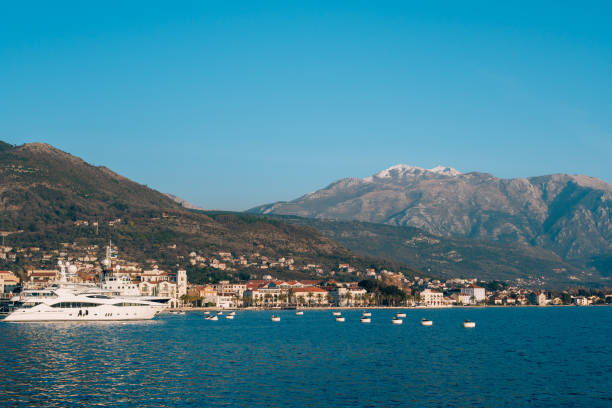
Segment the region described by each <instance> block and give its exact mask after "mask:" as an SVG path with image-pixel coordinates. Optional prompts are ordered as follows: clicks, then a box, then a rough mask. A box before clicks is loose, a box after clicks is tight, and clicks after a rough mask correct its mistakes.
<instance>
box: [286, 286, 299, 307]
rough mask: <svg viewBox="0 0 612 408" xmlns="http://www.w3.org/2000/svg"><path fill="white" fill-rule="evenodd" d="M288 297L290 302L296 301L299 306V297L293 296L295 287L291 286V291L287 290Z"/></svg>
mask: <svg viewBox="0 0 612 408" xmlns="http://www.w3.org/2000/svg"><path fill="white" fill-rule="evenodd" d="M287 297H288V299H289V303H292V302H294V301H295V304H296V306H297V299H294V298H293V288H289V291H288V292H287Z"/></svg>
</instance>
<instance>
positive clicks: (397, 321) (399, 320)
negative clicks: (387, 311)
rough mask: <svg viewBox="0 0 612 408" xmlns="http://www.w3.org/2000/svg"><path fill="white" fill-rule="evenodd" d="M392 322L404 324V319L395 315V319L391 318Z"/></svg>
mask: <svg viewBox="0 0 612 408" xmlns="http://www.w3.org/2000/svg"><path fill="white" fill-rule="evenodd" d="M391 323H393V324H402V323H404V321H403V320H402V319H400V318H398V317H394V318H393V319H391Z"/></svg>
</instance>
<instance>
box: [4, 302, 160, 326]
mask: <svg viewBox="0 0 612 408" xmlns="http://www.w3.org/2000/svg"><path fill="white" fill-rule="evenodd" d="M40 306H44V307H40ZM33 309H35V308H31V309H22V310H15V311H14V312H12V313H11V314H9V315H8V316H6V318H4V320H3V321H5V322H54V321H79V322H93V321H114V320H150V319H152V318H153V317H155V315H156V314H157V313H158V312H159V311H160V310H161V309H157V308H156V309H154V308H152V307H147V306H128V307H117V306H113V305H101V306H96V307H84V308H66V309H58V308H52V307H49V306H47V305H39V306H38V307H37V308H36V309H37V310H33Z"/></svg>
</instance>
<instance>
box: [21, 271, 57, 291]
mask: <svg viewBox="0 0 612 408" xmlns="http://www.w3.org/2000/svg"><path fill="white" fill-rule="evenodd" d="M27 274H28V285H27V286H28V287H30V288H44V287H46V286H48V285H49V284H50V283H51V282H55V281H56V280H57V277H58V276H59V271H58V270H43V269H37V270H30V271H28V272H27Z"/></svg>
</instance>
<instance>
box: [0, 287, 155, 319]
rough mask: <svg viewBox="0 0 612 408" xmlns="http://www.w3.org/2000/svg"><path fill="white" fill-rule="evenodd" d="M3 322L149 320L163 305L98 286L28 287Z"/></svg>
mask: <svg viewBox="0 0 612 408" xmlns="http://www.w3.org/2000/svg"><path fill="white" fill-rule="evenodd" d="M14 306H15V309H14V310H13V311H12V312H11V313H9V314H8V316H6V317H5V318H4V321H5V322H37V321H66V320H71V321H72V320H77V321H91V320H149V319H152V318H153V317H154V316H155V315H156V314H157V313H159V312H160V311H161V310H162V309H164V308H165V307H166V306H165V305H163V304H160V303H157V302H151V301H147V300H141V299H139V298H137V297H127V296H109V295H106V294H104V292H103V291H100V290H99V289H97V288H92V287H88V286H82V285H71V284H62V283H60V284H59V285H56V287H49V288H46V289H42V290H28V291H24V293H22V294H20V300H17V301H15V302H14Z"/></svg>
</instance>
